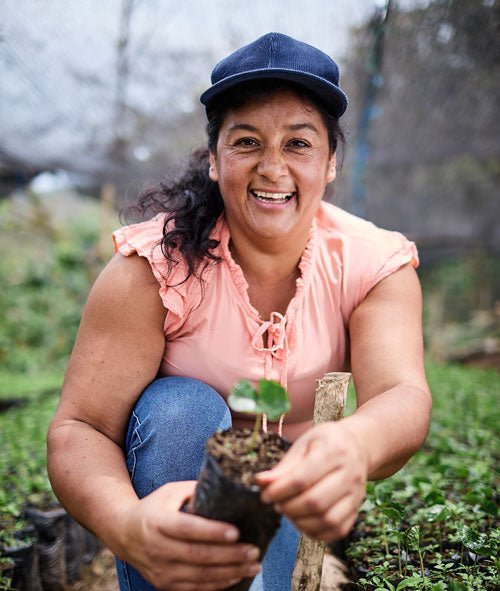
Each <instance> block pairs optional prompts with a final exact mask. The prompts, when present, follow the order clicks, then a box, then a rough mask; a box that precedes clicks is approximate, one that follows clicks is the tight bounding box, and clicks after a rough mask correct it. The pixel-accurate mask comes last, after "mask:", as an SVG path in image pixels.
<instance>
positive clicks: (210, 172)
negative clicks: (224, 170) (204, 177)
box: [208, 152, 219, 183]
mask: <svg viewBox="0 0 500 591" xmlns="http://www.w3.org/2000/svg"><path fill="white" fill-rule="evenodd" d="M209 158H210V160H209V161H210V168H209V169H208V176H209V177H210V180H212V181H214V183H216V182H217V181H218V180H219V173H218V172H217V166H216V162H215V154H214V153H213V152H210V155H209Z"/></svg>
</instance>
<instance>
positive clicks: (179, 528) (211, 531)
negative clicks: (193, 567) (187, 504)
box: [157, 511, 239, 544]
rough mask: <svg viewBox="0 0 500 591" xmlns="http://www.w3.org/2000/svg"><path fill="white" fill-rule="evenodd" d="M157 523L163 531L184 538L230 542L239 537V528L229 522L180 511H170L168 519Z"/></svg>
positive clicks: (199, 540)
mask: <svg viewBox="0 0 500 591" xmlns="http://www.w3.org/2000/svg"><path fill="white" fill-rule="evenodd" d="M157 525H158V529H159V531H160V532H161V533H163V534H165V535H167V536H169V537H173V538H180V539H183V540H192V541H196V542H213V543H219V544H224V543H226V544H228V543H233V542H235V541H236V540H237V539H238V538H239V531H238V529H237V528H236V527H235V526H233V525H230V524H229V523H224V522H223V521H215V520H212V519H206V518H205V517H199V516H198V515H192V514H190V513H181V512H180V511H179V512H177V513H174V514H171V513H169V514H168V519H164V520H161V521H160V520H159V521H158V522H157Z"/></svg>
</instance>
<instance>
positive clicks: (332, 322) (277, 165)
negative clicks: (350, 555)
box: [48, 33, 430, 591]
mask: <svg viewBox="0 0 500 591" xmlns="http://www.w3.org/2000/svg"><path fill="white" fill-rule="evenodd" d="M212 83H213V84H212V86H211V87H210V88H209V89H208V90H207V91H206V92H204V93H203V94H202V96H201V101H202V102H203V104H204V105H205V106H206V110H207V119H208V125H207V132H208V145H207V148H204V149H201V150H198V151H197V152H196V153H195V154H194V155H193V157H192V159H191V162H190V164H189V166H188V169H187V170H186V171H185V173H184V174H183V175H182V176H181V177H180V178H179V179H177V180H175V181H169V182H166V183H162V184H161V185H159V186H158V187H152V188H151V189H149V190H148V191H146V192H145V193H144V194H143V195H142V196H141V198H140V200H139V203H138V206H137V207H138V209H139V210H140V211H142V212H150V213H152V214H156V215H155V217H153V218H152V219H150V220H148V221H145V222H141V223H139V224H133V225H130V226H126V227H124V228H121V229H119V230H117V231H116V232H115V233H114V240H115V245H116V250H117V253H116V255H115V257H114V258H113V259H112V261H111V262H110V263H109V265H108V266H107V267H106V269H105V270H104V271H103V273H102V274H101V276H100V277H99V278H98V280H97V282H96V284H95V286H94V288H93V290H92V292H91V295H90V297H89V301H88V303H87V306H86V309H85V312H84V315H83V318H82V323H81V327H80V331H79V334H78V338H77V341H76V344H75V349H74V352H73V355H72V357H71V361H70V364H69V367H68V370H67V374H66V380H65V384H64V388H63V393H62V398H61V403H60V405H59V408H58V410H57V413H56V416H55V417H54V420H53V422H52V425H51V428H50V431H49V436H48V445H49V473H50V478H51V482H52V485H53V487H54V490H55V492H56V494H57V495H58V497H59V498H60V499H61V501H62V502H63V504H64V505H65V507H66V508H67V509H68V511H69V512H70V513H71V514H72V515H74V516H75V518H76V519H77V520H78V521H79V522H81V523H83V524H85V525H86V526H87V527H88V528H89V529H91V530H92V531H94V532H95V533H96V534H97V535H98V536H99V537H100V538H101V539H102V540H103V541H104V542H105V543H106V544H107V545H108V546H109V548H111V550H112V551H113V552H114V553H115V555H116V556H117V557H118V559H119V560H118V562H117V565H118V574H119V581H120V588H121V589H122V590H129V591H130V590H134V591H144V590H151V589H162V590H163V589H164V590H168V589H171V590H179V591H181V590H197V591H210V590H216V589H226V588H230V587H231V586H233V585H234V584H235V583H236V582H237V581H239V580H241V579H242V578H244V577H252V576H254V575H255V574H256V573H259V574H258V575H257V576H256V578H255V580H254V582H253V584H252V587H251V590H252V591H262V590H264V591H286V590H287V589H289V588H290V579H291V573H292V569H293V564H294V559H295V553H296V549H297V542H298V537H299V532H303V533H305V534H307V535H309V536H310V537H313V538H315V539H318V540H334V539H338V538H340V537H343V536H345V535H346V533H347V532H348V530H349V529H350V528H351V526H352V525H353V523H354V521H355V519H356V515H357V513H358V510H359V507H360V504H361V502H362V499H363V497H364V494H365V487H366V481H367V479H378V478H385V477H386V476H388V475H390V474H393V473H394V472H395V471H396V470H398V469H399V468H400V467H401V466H402V465H403V464H404V463H405V462H406V461H407V460H408V458H409V457H410V456H411V455H412V454H413V453H414V452H415V451H416V450H417V449H418V447H419V446H420V445H421V443H422V441H423V440H424V438H425V435H426V432H427V428H428V422H429V414H430V395H429V391H428V387H427V384H426V379H425V375H424V370H423V353H422V337H421V327H420V315H421V302H420V290H419V285H418V281H417V279H416V275H415V272H414V269H413V267H414V266H416V265H417V263H418V258H417V253H416V249H415V245H414V244H413V243H411V242H409V241H408V240H407V239H406V238H405V237H404V236H402V235H401V234H399V233H397V232H388V231H386V230H382V229H379V228H376V227H375V226H374V225H373V224H371V223H369V222H367V221H365V220H361V219H359V218H356V217H354V216H352V215H350V214H348V213H347V212H345V211H342V210H341V209H339V208H337V207H335V206H333V205H330V204H327V203H325V202H324V201H322V198H323V195H324V193H325V188H326V185H327V184H328V183H330V182H332V181H333V180H334V179H335V174H336V170H335V166H336V152H337V145H338V143H339V142H342V141H343V135H342V131H341V129H340V127H339V123H338V119H339V117H340V116H341V115H342V114H343V113H344V111H345V109H346V107H347V99H346V97H345V95H344V93H343V92H342V90H341V89H340V87H339V74H338V68H337V66H336V64H335V62H334V61H333V60H332V59H331V58H330V57H328V56H327V55H325V54H324V53H322V52H321V51H319V50H318V49H316V48H314V47H312V46H310V45H306V44H304V43H301V42H300V41H297V40H295V39H292V38H290V37H287V36H285V35H282V34H279V33H269V34H268V35H265V36H264V37H261V38H260V39H258V40H256V41H254V42H253V43H251V44H249V45H247V46H245V47H243V48H241V49H239V50H238V51H236V52H235V53H234V54H231V55H230V56H228V57H227V58H225V59H224V60H222V61H221V62H220V63H219V64H218V65H217V66H216V67H215V69H214V71H213V73H212ZM395 319H397V321H395ZM348 369H349V370H350V371H352V373H353V376H354V381H355V386H356V395H357V401H358V409H357V410H356V412H355V413H354V414H353V415H351V416H350V417H347V418H345V419H343V420H341V421H339V422H337V423H326V424H323V425H320V426H317V427H313V426H312V414H313V406H314V392H315V386H316V380H317V379H319V378H321V377H322V376H323V375H324V374H325V373H326V372H331V371H346V370H348ZM263 378H265V379H271V380H275V381H277V382H280V383H281V385H282V386H284V387H285V388H286V389H287V390H288V393H289V397H290V400H291V411H290V413H289V414H288V415H287V418H286V421H285V423H284V425H283V433H284V435H285V436H286V437H287V438H288V439H290V441H292V442H293V445H292V446H291V448H290V450H289V451H288V452H287V453H286V454H285V456H284V458H283V460H282V461H281V462H280V463H279V464H278V466H277V467H276V468H274V469H273V470H271V471H268V472H265V473H261V474H260V475H258V477H257V479H258V483H259V486H260V487H261V498H262V500H263V501H264V502H266V503H272V504H273V505H274V506H275V507H276V508H277V510H279V512H281V513H282V514H283V516H284V518H283V520H282V526H281V527H280V529H279V530H278V533H277V535H276V537H275V538H274V539H273V541H272V543H271V544H270V546H269V549H268V551H267V553H266V554H265V556H259V555H258V551H257V549H256V548H255V547H252V546H251V545H247V544H243V543H240V542H238V535H239V532H238V531H237V530H235V528H234V527H232V526H231V525H229V524H227V523H223V522H217V521H213V520H208V519H205V518H202V517H199V516H195V515H190V514H188V513H186V512H183V511H180V508H181V507H182V506H183V505H184V504H185V503H186V501H187V500H188V499H189V498H190V497H191V495H192V493H193V490H194V487H195V481H196V478H197V476H198V472H199V470H200V466H201V464H202V462H203V454H204V446H205V443H206V441H207V439H208V438H209V437H210V436H211V435H212V434H213V433H214V432H215V431H216V430H218V429H226V428H229V427H230V426H231V425H234V426H241V427H244V426H248V425H249V424H250V425H251V423H252V422H253V421H252V420H251V419H250V420H249V419H248V417H246V415H242V414H238V413H236V412H231V411H230V409H229V408H228V406H227V403H226V399H227V396H228V394H229V392H230V391H231V389H232V386H233V385H234V384H235V383H236V382H238V381H239V380H241V379H247V380H249V381H250V382H252V383H257V382H259V380H261V379H263ZM269 428H270V429H271V430H275V429H277V424H276V422H274V421H270V423H269ZM259 571H260V572H259Z"/></svg>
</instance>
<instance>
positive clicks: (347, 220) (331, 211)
mask: <svg viewBox="0 0 500 591" xmlns="http://www.w3.org/2000/svg"><path fill="white" fill-rule="evenodd" d="M316 221H317V224H318V228H319V230H320V232H321V233H322V234H323V235H324V236H325V237H337V238H346V239H352V240H355V239H359V240H361V241H363V240H376V239H377V238H381V237H382V236H383V235H384V234H385V233H386V232H387V230H384V229H382V228H379V227H378V226H376V225H375V224H374V223H373V222H370V221H368V220H365V219H363V218H360V217H358V216H356V215H354V214H352V213H349V212H348V211H346V210H345V209H341V208H340V207H337V206H336V205H333V204H332V203H328V202H326V201H322V202H321V204H320V207H319V208H318V212H317V215H316Z"/></svg>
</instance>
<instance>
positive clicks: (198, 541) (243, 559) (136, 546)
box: [119, 481, 260, 591]
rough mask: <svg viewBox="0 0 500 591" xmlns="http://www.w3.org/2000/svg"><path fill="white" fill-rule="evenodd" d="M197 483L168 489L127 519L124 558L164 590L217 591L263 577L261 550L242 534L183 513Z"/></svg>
mask: <svg viewBox="0 0 500 591" xmlns="http://www.w3.org/2000/svg"><path fill="white" fill-rule="evenodd" d="M195 486H196V482H193V481H189V482H173V483H169V484H165V485H163V486H162V487H160V488H159V489H157V490H155V491H154V492H153V493H151V494H150V495H148V496H147V497H144V498H143V499H141V500H140V501H138V502H137V504H135V505H134V506H133V508H132V509H131V510H129V511H128V513H127V514H126V515H125V516H124V519H123V526H122V530H121V536H120V537H121V540H120V547H121V549H122V550H121V552H119V555H120V558H121V559H123V560H125V562H128V563H129V564H131V565H132V566H134V567H135V568H136V569H137V570H138V571H139V572H140V573H141V574H142V576H143V577H144V578H145V579H146V580H148V581H149V582H151V583H152V584H153V585H154V586H155V587H157V588H158V589H160V590H162V591H215V590H217V589H226V588H227V587H230V586H231V585H234V584H235V583H237V582H238V581H239V580H240V579H242V578H243V577H253V576H255V575H256V574H257V572H259V570H260V565H259V562H258V554H259V551H258V549H257V548H256V547H255V546H251V545H249V544H241V543H238V542H237V539H238V536H239V532H238V530H237V529H236V528H235V527H234V526H232V525H230V524H228V523H223V522H221V521H213V520H211V519H205V518H203V517H198V516H197V515H191V514H189V513H184V512H181V511H180V508H181V507H182V505H183V504H184V503H185V502H186V501H187V500H188V499H189V497H190V496H192V495H193V493H194V489H195Z"/></svg>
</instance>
